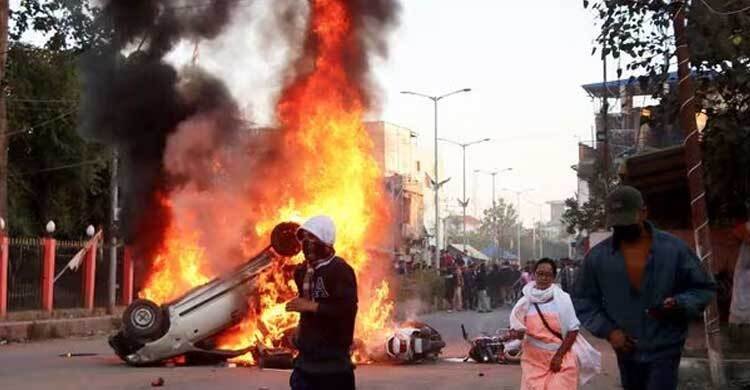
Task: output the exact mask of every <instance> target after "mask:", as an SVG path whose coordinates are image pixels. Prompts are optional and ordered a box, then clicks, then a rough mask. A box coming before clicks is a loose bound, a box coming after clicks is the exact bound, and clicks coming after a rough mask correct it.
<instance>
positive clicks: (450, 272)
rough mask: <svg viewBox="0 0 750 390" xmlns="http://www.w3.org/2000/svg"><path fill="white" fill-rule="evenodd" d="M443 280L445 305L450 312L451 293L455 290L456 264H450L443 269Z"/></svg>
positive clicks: (451, 303) (451, 304)
mask: <svg viewBox="0 0 750 390" xmlns="http://www.w3.org/2000/svg"><path fill="white" fill-rule="evenodd" d="M442 272H443V280H444V281H445V297H444V301H445V306H446V308H447V309H448V313H450V312H452V311H453V309H454V307H453V295H454V294H455V291H456V277H455V273H456V266H455V265H451V266H450V267H447V268H445V269H443V271H442Z"/></svg>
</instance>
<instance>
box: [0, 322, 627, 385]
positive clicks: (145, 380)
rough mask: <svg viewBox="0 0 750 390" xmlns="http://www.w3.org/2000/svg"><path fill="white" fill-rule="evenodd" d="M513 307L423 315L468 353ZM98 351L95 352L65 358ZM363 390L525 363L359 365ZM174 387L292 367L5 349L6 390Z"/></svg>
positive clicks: (88, 348)
mask: <svg viewBox="0 0 750 390" xmlns="http://www.w3.org/2000/svg"><path fill="white" fill-rule="evenodd" d="M507 318H508V311H507V310H501V311H495V312H492V313H487V314H478V313H474V312H460V313H436V314H431V315H426V316H423V317H422V318H420V319H421V320H423V321H425V322H427V323H429V324H430V325H432V326H433V327H434V328H436V329H437V330H438V331H440V332H441V334H442V335H443V338H444V339H445V340H446V342H447V344H448V345H447V347H446V348H445V350H444V353H443V356H444V357H446V358H450V357H463V355H464V354H465V353H466V344H465V343H464V342H463V340H462V338H461V331H460V325H461V324H462V323H463V324H464V325H465V326H466V328H467V331H469V332H470V333H471V334H478V333H479V332H481V331H484V332H494V331H495V330H496V329H497V328H500V327H505V326H507ZM595 345H596V346H597V347H599V346H601V347H602V348H601V350H603V351H605V353H604V372H603V373H602V375H600V376H598V377H597V378H595V379H594V381H593V382H592V383H591V384H589V385H587V386H585V387H584V388H585V389H614V388H618V387H619V386H618V385H617V382H618V375H617V369H616V363H615V361H614V356H613V354H612V353H611V352H609V350H608V349H606V346H603V345H601V344H600V343H596V344H595ZM68 352H72V353H94V354H97V355H95V356H86V357H60V356H59V355H60V354H65V353H68ZM356 376H357V388H358V389H373V390H375V389H409V390H422V389H425V390H428V389H429V390H438V389H472V390H482V389H518V387H519V382H520V376H521V371H520V367H519V366H501V365H479V364H475V363H461V362H452V361H450V360H441V361H438V362H435V363H424V364H419V365H409V366H390V365H366V366H359V367H358V368H357V370H356ZM159 377H161V378H163V379H164V382H165V384H164V388H167V389H221V390H230V389H243V390H247V389H251V390H256V389H268V390H273V389H288V388H289V386H288V384H287V383H288V378H289V372H288V371H281V370H261V369H258V368H254V367H252V368H247V367H236V368H228V367H216V366H203V367H156V368H133V367H128V366H126V365H124V364H123V363H122V362H121V361H120V360H119V359H118V358H117V357H116V356H115V355H114V354H113V353H112V352H111V350H110V349H109V346H107V343H106V339H105V338H102V337H94V338H79V339H66V340H51V341H45V342H37V343H29V344H9V345H4V346H0V389H25V390H26V389H55V390H67V389H84V388H86V389H151V388H152V387H151V382H152V381H153V380H155V379H156V378H159Z"/></svg>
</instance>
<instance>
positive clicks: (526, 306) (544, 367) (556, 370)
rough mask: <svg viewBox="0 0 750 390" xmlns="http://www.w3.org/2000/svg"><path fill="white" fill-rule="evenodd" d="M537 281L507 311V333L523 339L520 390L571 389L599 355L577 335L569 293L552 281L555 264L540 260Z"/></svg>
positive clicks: (597, 364) (598, 365) (594, 365)
mask: <svg viewBox="0 0 750 390" xmlns="http://www.w3.org/2000/svg"><path fill="white" fill-rule="evenodd" d="M533 269H534V273H535V275H536V280H535V281H532V282H530V283H529V284H527V285H526V286H524V288H523V297H522V298H521V299H520V300H519V301H518V303H516V305H515V306H514V307H513V310H512V311H511V315H510V325H511V331H510V336H511V337H512V338H515V339H523V340H524V341H523V346H522V350H523V356H522V358H521V389H522V390H575V389H578V388H579V386H581V385H583V384H585V383H586V382H587V381H588V380H589V379H591V377H592V376H593V375H594V374H595V373H596V372H598V371H599V370H600V369H601V354H599V352H598V351H596V350H595V349H594V348H593V347H591V345H590V344H588V343H587V342H586V340H585V339H584V338H583V335H581V334H579V328H580V322H579V321H578V318H577V317H576V314H575V309H574V307H573V303H572V302H571V299H570V296H569V295H568V294H567V293H565V292H564V291H562V290H561V289H560V287H559V286H557V285H556V284H554V283H553V282H554V280H555V277H556V275H557V266H556V265H555V262H554V261H553V260H551V259H548V258H544V259H541V260H539V261H537V262H536V264H535V265H534V268H533Z"/></svg>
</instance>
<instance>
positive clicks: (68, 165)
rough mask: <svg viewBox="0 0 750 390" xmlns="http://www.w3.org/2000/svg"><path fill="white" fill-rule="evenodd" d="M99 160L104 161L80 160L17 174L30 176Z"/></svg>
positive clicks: (95, 161)
mask: <svg viewBox="0 0 750 390" xmlns="http://www.w3.org/2000/svg"><path fill="white" fill-rule="evenodd" d="M100 162H105V160H103V159H100V158H98V159H95V160H87V161H81V162H77V163H73V164H66V165H60V166H57V167H52V168H44V169H40V170H38V171H32V172H24V173H21V174H19V175H18V176H30V175H36V174H37V173H44V172H53V171H60V170H63V169H69V168H77V167H82V166H84V165H92V164H96V163H100Z"/></svg>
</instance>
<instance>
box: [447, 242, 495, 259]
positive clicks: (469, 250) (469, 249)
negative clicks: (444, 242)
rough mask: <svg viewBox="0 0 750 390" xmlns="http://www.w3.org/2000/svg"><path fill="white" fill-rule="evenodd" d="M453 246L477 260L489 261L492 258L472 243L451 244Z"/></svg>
mask: <svg viewBox="0 0 750 390" xmlns="http://www.w3.org/2000/svg"><path fill="white" fill-rule="evenodd" d="M450 247H451V248H453V249H455V250H457V251H459V252H461V253H463V254H465V255H467V256H469V257H471V258H473V259H477V260H481V261H487V260H489V259H490V258H489V257H487V256H485V255H484V253H482V252H480V251H478V250H477V249H476V248H474V247H473V246H471V245H464V244H451V245H450Z"/></svg>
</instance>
